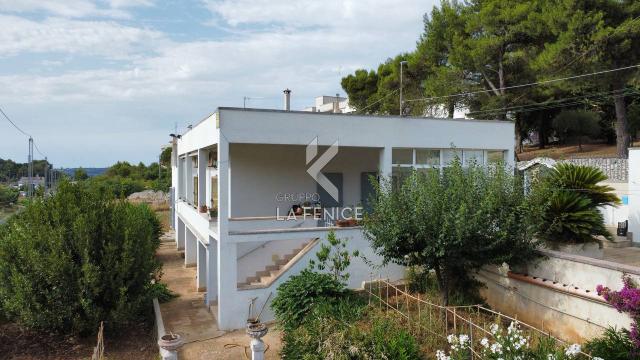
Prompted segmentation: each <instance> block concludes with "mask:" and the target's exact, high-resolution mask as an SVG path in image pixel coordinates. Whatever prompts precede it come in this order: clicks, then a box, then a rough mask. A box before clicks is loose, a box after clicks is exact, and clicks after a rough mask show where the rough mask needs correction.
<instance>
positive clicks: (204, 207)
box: [198, 205, 207, 214]
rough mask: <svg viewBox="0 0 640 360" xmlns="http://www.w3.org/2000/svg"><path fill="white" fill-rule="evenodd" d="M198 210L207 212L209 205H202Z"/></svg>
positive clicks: (203, 212)
mask: <svg viewBox="0 0 640 360" xmlns="http://www.w3.org/2000/svg"><path fill="white" fill-rule="evenodd" d="M198 211H199V212H200V213H202V214H205V213H206V212H207V205H200V207H199V208H198Z"/></svg>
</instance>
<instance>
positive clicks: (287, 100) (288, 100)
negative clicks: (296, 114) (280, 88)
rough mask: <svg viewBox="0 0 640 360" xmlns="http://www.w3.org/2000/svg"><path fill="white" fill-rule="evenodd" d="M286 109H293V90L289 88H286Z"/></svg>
mask: <svg viewBox="0 0 640 360" xmlns="http://www.w3.org/2000/svg"><path fill="white" fill-rule="evenodd" d="M284 110H285V111H290V110H291V90H289V89H285V90H284Z"/></svg>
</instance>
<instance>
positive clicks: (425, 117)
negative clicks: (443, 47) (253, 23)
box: [181, 106, 513, 135]
mask: <svg viewBox="0 0 640 360" xmlns="http://www.w3.org/2000/svg"><path fill="white" fill-rule="evenodd" d="M220 110H230V111H247V112H264V113H283V114H300V115H308V116H345V117H355V116H358V117H370V118H387V119H428V120H443V121H465V122H469V121H477V122H496V123H513V121H511V120H499V119H465V118H449V117H428V116H400V115H376V114H356V113H332V112H313V111H304V110H282V109H261V108H244V107H233V106H220V107H218V108H216V110H215V111H214V112H212V113H210V114H209V115H207V116H205V117H204V118H202V119H200V121H198V122H197V123H195V124H192V128H191V129H187V130H186V131H185V132H183V133H182V134H181V135H184V134H186V133H188V132H189V131H191V130H193V128H195V127H196V126H198V125H199V124H200V123H202V122H203V121H205V120H207V119H208V118H210V117H211V116H212V115H214V114H219V113H220Z"/></svg>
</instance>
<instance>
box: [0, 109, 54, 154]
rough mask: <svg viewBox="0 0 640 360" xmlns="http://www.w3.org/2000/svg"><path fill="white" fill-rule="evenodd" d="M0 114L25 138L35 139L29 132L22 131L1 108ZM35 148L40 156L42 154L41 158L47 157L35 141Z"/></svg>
mask: <svg viewBox="0 0 640 360" xmlns="http://www.w3.org/2000/svg"><path fill="white" fill-rule="evenodd" d="M0 113H1V114H2V115H3V116H4V118H5V119H7V121H9V123H10V124H11V125H13V127H14V128H16V130H18V131H19V132H21V133H22V134H23V135H25V136H28V137H30V138H33V136H31V134H29V133H28V132H26V131H24V130H22V129H21V128H20V127H19V126H18V125H17V124H16V123H15V122H13V120H11V118H10V117H9V116H8V115H7V114H6V113H5V112H4V111H3V110H2V108H1V107H0ZM33 146H35V148H36V151H37V152H38V154H40V156H42V157H46V155H44V154H43V153H42V151H40V148H38V145H37V144H36V142H35V140H34V141H33Z"/></svg>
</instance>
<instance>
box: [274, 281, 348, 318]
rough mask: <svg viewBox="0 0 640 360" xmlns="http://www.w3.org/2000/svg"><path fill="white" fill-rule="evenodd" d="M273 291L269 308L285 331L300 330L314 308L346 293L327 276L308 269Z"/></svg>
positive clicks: (337, 283) (338, 283)
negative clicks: (275, 291) (305, 318)
mask: <svg viewBox="0 0 640 360" xmlns="http://www.w3.org/2000/svg"><path fill="white" fill-rule="evenodd" d="M277 291H278V292H277V294H276V297H275V298H274V299H273V302H272V303H271V307H272V308H273V311H274V312H275V315H276V319H277V320H278V322H279V323H280V325H281V326H282V327H283V329H285V331H286V330H289V329H295V328H297V327H298V326H300V324H301V323H302V321H303V320H304V317H305V316H306V315H307V314H308V313H309V311H311V309H312V307H313V306H314V305H316V304H318V303H319V302H321V301H324V300H327V299H331V298H339V297H342V296H344V295H345V294H347V293H348V291H347V290H346V289H345V287H344V285H343V284H342V283H340V281H339V280H337V279H335V278H334V277H333V276H331V275H330V274H320V273H315V272H313V271H310V270H308V269H305V270H302V272H300V274H298V275H294V276H292V277H290V278H289V279H288V280H287V281H285V282H284V283H282V284H281V285H280V286H278V290H277Z"/></svg>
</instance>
